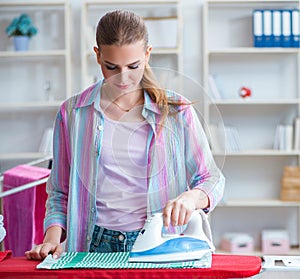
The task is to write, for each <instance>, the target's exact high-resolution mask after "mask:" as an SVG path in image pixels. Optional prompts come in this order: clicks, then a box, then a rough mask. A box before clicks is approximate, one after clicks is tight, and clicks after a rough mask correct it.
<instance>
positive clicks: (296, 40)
mask: <svg viewBox="0 0 300 279" xmlns="http://www.w3.org/2000/svg"><path fill="white" fill-rule="evenodd" d="M291 13H292V45H291V46H292V47H298V48H299V47H300V21H299V16H300V11H299V10H297V9H295V10H292V12H291Z"/></svg>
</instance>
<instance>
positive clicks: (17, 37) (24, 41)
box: [6, 14, 38, 51]
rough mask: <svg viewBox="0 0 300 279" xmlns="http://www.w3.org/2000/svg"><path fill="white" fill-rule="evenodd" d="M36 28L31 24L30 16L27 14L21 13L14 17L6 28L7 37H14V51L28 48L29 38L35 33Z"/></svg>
mask: <svg viewBox="0 0 300 279" xmlns="http://www.w3.org/2000/svg"><path fill="white" fill-rule="evenodd" d="M37 31H38V30H37V28H36V27H34V26H33V25H32V21H31V18H30V17H29V16H28V15H27V14H21V15H20V16H19V17H17V18H14V19H13V20H12V22H11V24H10V25H9V26H7V28H6V34H7V35H8V37H14V45H15V50H16V51H22V50H27V49H28V44H29V39H30V38H31V37H32V36H34V35H36V34H37Z"/></svg>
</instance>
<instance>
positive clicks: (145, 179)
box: [26, 11, 224, 259]
mask: <svg viewBox="0 0 300 279" xmlns="http://www.w3.org/2000/svg"><path fill="white" fill-rule="evenodd" d="M96 39H97V47H94V51H95V54H96V57H97V62H98V64H99V65H100V67H101V71H102V73H103V76H104V80H103V81H100V82H98V83H96V84H94V85H92V86H90V87H89V88H87V89H86V90H84V91H83V92H82V93H81V94H78V95H76V96H73V97H71V98H70V99H68V100H67V101H65V102H64V103H63V105H62V106H61V108H60V110H59V112H58V114H57V118H56V123H55V132H54V154H53V169H52V172H51V176H50V179H49V181H48V184H47V191H48V195H49V197H48V200H47V204H46V207H47V212H46V218H45V223H44V225H45V239H44V241H43V243H42V244H40V245H38V246H37V247H35V248H34V249H32V250H31V251H28V252H26V256H27V258H28V259H43V258H44V257H46V256H47V255H48V254H49V253H53V257H54V258H56V257H58V256H59V255H60V254H61V253H62V246H61V243H62V242H63V241H65V240H66V250H67V251H91V252H120V251H129V250H130V249H131V247H132V245H133V243H134V241H135V239H136V237H137V235H138V233H139V231H140V229H141V228H142V227H143V225H144V222H145V220H146V218H147V217H149V216H150V215H151V214H153V213H154V212H163V216H164V226H166V227H168V226H169V225H170V224H171V225H172V226H180V225H184V224H186V223H187V222H188V220H189V218H190V216H191V214H192V213H193V211H194V210H196V209H206V210H212V209H213V208H214V207H215V206H216V204H217V203H218V201H219V200H220V199H221V196H222V193H223V188H224V177H223V175H222V174H221V172H220V171H219V169H218V168H217V167H216V165H215V162H214V160H213V157H212V154H211V152H210V149H209V145H208V143H207V139H206V137H205V134H204V132H203V129H202V127H201V124H200V122H199V120H198V119H197V116H196V113H195V111H194V109H193V107H192V105H190V104H189V103H188V102H187V101H186V100H185V99H184V98H183V97H182V96H180V95H178V94H176V93H173V92H168V91H164V90H162V89H160V88H159V87H158V86H157V85H156V83H155V82H154V79H153V75H152V72H151V69H150V67H149V64H148V62H149V58H150V54H151V51H152V47H151V46H149V45H148V34H147V29H146V27H145V24H144V22H143V20H142V19H141V18H140V17H139V16H137V15H136V14H134V13H132V12H127V11H113V12H109V13H107V14H105V15H104V16H103V17H102V18H101V19H100V21H99V23H98V26H97V31H96Z"/></svg>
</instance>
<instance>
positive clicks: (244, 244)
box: [221, 233, 254, 254]
mask: <svg viewBox="0 0 300 279" xmlns="http://www.w3.org/2000/svg"><path fill="white" fill-rule="evenodd" d="M253 247H254V241H253V238H252V237H251V236H250V235H248V234H245V233H226V234H224V235H223V238H222V241H221V249H222V250H224V251H226V252H230V253H235V254H248V253H251V252H253V249H254V248H253Z"/></svg>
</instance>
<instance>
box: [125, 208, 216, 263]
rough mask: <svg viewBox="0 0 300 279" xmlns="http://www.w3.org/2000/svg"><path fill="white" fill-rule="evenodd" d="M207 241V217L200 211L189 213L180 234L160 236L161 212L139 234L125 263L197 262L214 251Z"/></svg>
mask: <svg viewBox="0 0 300 279" xmlns="http://www.w3.org/2000/svg"><path fill="white" fill-rule="evenodd" d="M211 239H212V237H211V230H210V226H209V223H208V220H207V216H206V214H205V213H204V212H203V211H202V210H200V211H195V212H194V213H193V215H192V216H191V219H190V221H189V223H188V224H187V226H186V228H185V230H184V231H183V232H182V233H180V234H163V216H162V213H155V214H154V215H152V216H151V218H150V219H149V220H146V223H145V225H144V227H143V229H142V230H141V232H140V233H139V235H138V237H137V239H136V241H135V243H134V245H133V247H132V250H131V252H130V253H129V262H152V263H155V262H157V263H158V262H174V261H189V260H199V259H201V258H202V257H203V256H204V255H206V254H207V253H213V252H214V251H215V247H214V245H213V244H212V240H211Z"/></svg>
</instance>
